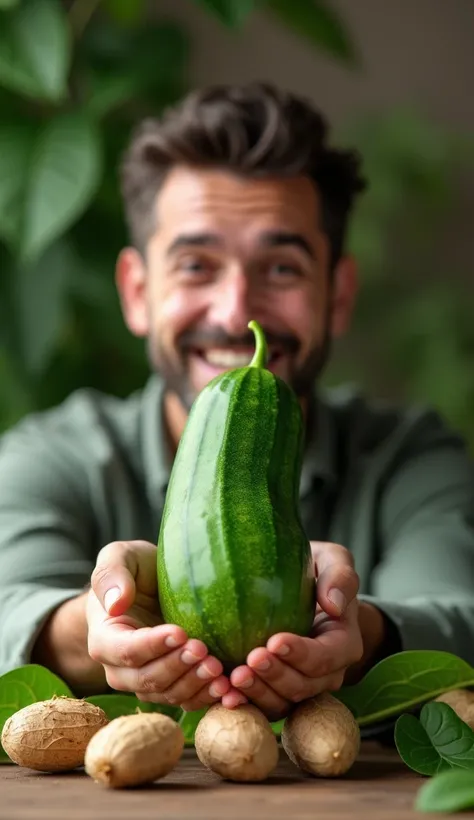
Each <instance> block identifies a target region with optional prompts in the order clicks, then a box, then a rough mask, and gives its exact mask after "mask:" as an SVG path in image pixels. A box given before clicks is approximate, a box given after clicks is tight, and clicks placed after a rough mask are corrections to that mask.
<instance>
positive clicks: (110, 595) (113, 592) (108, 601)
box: [104, 587, 122, 612]
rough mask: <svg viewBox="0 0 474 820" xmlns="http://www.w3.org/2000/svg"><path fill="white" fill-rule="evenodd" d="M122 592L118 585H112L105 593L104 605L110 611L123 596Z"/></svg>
mask: <svg viewBox="0 0 474 820" xmlns="http://www.w3.org/2000/svg"><path fill="white" fill-rule="evenodd" d="M121 594H122V593H121V592H120V590H119V588H118V587H112V589H108V590H107V592H106V593H105V595H104V606H105V608H106V610H107V612H110V610H111V609H112V607H113V605H114V604H115V603H116V601H118V599H119V598H120V596H121Z"/></svg>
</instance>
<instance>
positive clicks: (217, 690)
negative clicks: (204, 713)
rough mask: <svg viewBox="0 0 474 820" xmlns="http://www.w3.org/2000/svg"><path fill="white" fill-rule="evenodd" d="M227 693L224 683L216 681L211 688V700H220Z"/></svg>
mask: <svg viewBox="0 0 474 820" xmlns="http://www.w3.org/2000/svg"><path fill="white" fill-rule="evenodd" d="M225 692H226V687H225V684H224V681H215V682H214V683H211V685H210V687H209V694H210V696H211V698H220V697H221V695H224V694H225Z"/></svg>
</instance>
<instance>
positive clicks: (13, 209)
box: [0, 121, 35, 251]
mask: <svg viewBox="0 0 474 820" xmlns="http://www.w3.org/2000/svg"><path fill="white" fill-rule="evenodd" d="M34 138H35V132H34V131H33V126H32V125H31V124H30V123H29V122H28V121H23V122H13V123H5V124H3V125H0V236H1V237H2V238H3V239H4V240H5V242H6V243H7V244H8V245H9V246H10V248H11V249H12V250H13V251H14V250H15V249H16V245H17V240H18V234H19V215H20V213H21V210H22V208H23V205H24V197H25V181H26V175H27V169H28V166H29V163H30V156H31V154H32V152H33V145H34Z"/></svg>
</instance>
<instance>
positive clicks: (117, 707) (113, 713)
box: [85, 693, 182, 722]
mask: <svg viewBox="0 0 474 820" xmlns="http://www.w3.org/2000/svg"><path fill="white" fill-rule="evenodd" d="M85 700H87V701H88V703H93V704H95V706H99V707H100V708H101V709H103V710H104V712H105V714H106V715H107V717H108V718H109V720H113V719H114V718H117V717H121V716H122V715H135V714H136V713H137V712H138V711H140V712H160V713H161V714H162V715H169V717H171V718H173V720H176V721H177V722H178V720H179V718H180V717H181V713H182V710H181V709H180V707H179V706H176V707H175V706H166V705H164V704H161V703H145V702H143V701H141V700H138V698H137V697H136V696H135V695H127V694H115V693H111V694H107V695H91V696H90V697H87V698H85Z"/></svg>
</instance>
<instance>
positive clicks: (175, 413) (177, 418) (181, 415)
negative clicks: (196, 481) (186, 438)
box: [164, 390, 310, 459]
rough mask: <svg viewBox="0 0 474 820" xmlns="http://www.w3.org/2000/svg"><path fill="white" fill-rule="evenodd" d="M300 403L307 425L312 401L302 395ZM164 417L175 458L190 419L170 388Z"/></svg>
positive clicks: (171, 450) (165, 399)
mask: <svg viewBox="0 0 474 820" xmlns="http://www.w3.org/2000/svg"><path fill="white" fill-rule="evenodd" d="M299 403H300V407H301V412H302V414H303V423H304V425H305V426H306V424H307V421H308V413H309V410H310V401H309V398H308V396H300V397H299ZM164 418H165V427H166V436H167V439H168V447H169V449H170V453H171V456H172V458H173V459H174V457H175V455H176V450H177V449H178V444H179V441H180V438H181V436H182V435H183V432H184V428H185V426H186V422H187V420H188V411H187V410H186V408H185V407H184V406H183V404H182V403H181V401H180V399H179V398H178V396H177V395H176V393H173V392H171V391H169V390H167V391H166V393H165V397H164Z"/></svg>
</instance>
